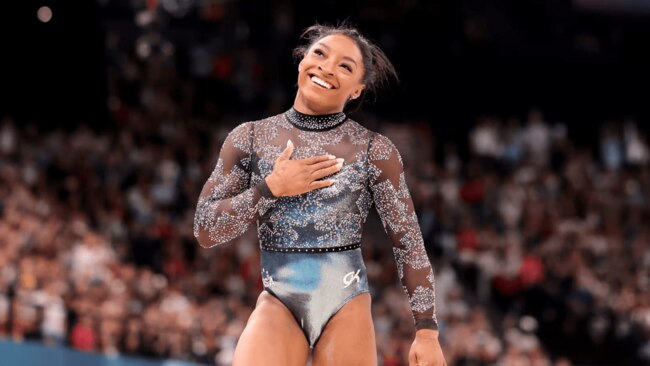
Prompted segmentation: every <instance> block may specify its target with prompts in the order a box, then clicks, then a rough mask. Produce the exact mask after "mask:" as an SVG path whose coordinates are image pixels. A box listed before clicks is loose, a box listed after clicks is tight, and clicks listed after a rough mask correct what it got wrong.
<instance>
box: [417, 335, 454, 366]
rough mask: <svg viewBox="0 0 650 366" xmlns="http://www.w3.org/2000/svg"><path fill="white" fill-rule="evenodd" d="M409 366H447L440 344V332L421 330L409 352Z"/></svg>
mask: <svg viewBox="0 0 650 366" xmlns="http://www.w3.org/2000/svg"><path fill="white" fill-rule="evenodd" d="M409 366H447V362H446V361H445V356H443V354H442V348H440V343H439V342H438V331H436V330H430V329H420V330H418V331H417V332H415V340H414V341H413V344H412V345H411V350H410V351H409Z"/></svg>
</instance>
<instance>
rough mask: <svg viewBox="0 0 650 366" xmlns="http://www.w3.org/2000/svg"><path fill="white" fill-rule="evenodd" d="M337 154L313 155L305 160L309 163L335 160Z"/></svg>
mask: <svg viewBox="0 0 650 366" xmlns="http://www.w3.org/2000/svg"><path fill="white" fill-rule="evenodd" d="M334 159H336V156H334V155H318V156H312V157H311V158H307V159H304V160H303V162H304V163H305V164H307V165H312V164H317V163H320V162H323V161H329V160H332V161H335V160H334Z"/></svg>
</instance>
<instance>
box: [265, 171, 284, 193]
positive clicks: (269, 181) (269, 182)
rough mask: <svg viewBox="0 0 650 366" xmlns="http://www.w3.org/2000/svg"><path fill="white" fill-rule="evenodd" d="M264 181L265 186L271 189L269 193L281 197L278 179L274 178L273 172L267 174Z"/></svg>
mask: <svg viewBox="0 0 650 366" xmlns="http://www.w3.org/2000/svg"><path fill="white" fill-rule="evenodd" d="M264 181H265V182H266V186H267V187H269V191H271V194H272V195H273V196H275V197H281V196H282V192H281V191H280V188H279V184H278V181H277V180H276V178H275V177H274V176H273V174H272V173H271V174H269V175H268V176H266V178H264Z"/></svg>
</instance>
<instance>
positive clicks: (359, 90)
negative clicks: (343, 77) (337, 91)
mask: <svg viewBox="0 0 650 366" xmlns="http://www.w3.org/2000/svg"><path fill="white" fill-rule="evenodd" d="M365 88H366V84H360V85H359V87H358V88H356V89H355V90H354V91H353V92H352V94H351V95H350V98H352V99H357V98H359V96H360V95H361V93H362V92H363V90H364V89H365Z"/></svg>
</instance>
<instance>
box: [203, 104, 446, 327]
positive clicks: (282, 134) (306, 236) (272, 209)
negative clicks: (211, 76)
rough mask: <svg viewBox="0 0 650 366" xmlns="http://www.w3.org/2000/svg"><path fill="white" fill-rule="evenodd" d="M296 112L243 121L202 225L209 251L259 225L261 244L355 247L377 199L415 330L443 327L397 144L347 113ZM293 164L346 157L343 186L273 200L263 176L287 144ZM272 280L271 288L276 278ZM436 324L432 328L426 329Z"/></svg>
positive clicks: (219, 167)
mask: <svg viewBox="0 0 650 366" xmlns="http://www.w3.org/2000/svg"><path fill="white" fill-rule="evenodd" d="M296 113H297V112H296V111H294V110H293V109H292V110H289V111H288V112H286V113H284V114H281V115H277V116H273V117H269V118H266V119H263V120H259V121H254V122H248V123H244V124H241V125H240V126H238V127H237V128H235V129H234V130H233V131H232V132H231V133H230V134H229V135H228V138H227V139H226V141H225V142H224V145H223V147H222V149H221V153H220V156H219V159H218V160H217V163H216V166H215V169H214V171H213V172H212V174H211V176H210V178H209V179H208V180H207V182H206V184H205V186H204V188H203V191H202V192H201V196H200V198H199V202H198V205H197V211H196V215H195V222H194V233H195V236H197V238H199V240H200V241H203V243H202V244H203V245H205V246H210V245H217V244H220V243H224V242H226V241H228V240H232V239H233V238H235V237H237V236H238V235H241V234H242V233H243V232H245V231H246V229H247V228H248V227H249V226H250V224H252V223H254V222H257V227H258V235H259V238H260V242H261V244H262V245H264V246H265V247H268V248H275V249H278V250H282V249H285V248H286V249H305V248H314V249H318V248H331V247H342V246H346V245H354V244H357V243H359V242H360V241H361V235H362V229H363V223H364V222H365V220H366V218H367V216H368V213H369V210H370V207H371V206H372V204H373V203H375V205H376V208H377V212H378V213H379V217H380V218H381V220H382V223H383V224H384V227H385V229H386V232H387V233H388V236H389V238H390V239H391V241H392V244H393V252H394V254H395V260H396V263H397V270H398V275H399V279H400V280H401V282H402V284H403V286H404V288H405V291H406V293H407V295H408V299H409V301H410V303H411V309H412V310H413V315H414V318H415V319H416V324H417V322H418V321H419V320H427V321H429V322H431V320H433V323H434V324H435V311H434V310H435V307H434V299H435V290H434V277H433V270H432V268H431V265H430V262H429V259H428V256H427V253H426V251H425V248H424V243H423V240H422V234H421V233H420V228H419V225H418V220H417V216H416V214H415V210H414V207H413V202H412V200H411V197H410V194H409V191H408V188H407V185H406V180H405V177H404V172H403V166H402V164H403V162H402V158H401V156H400V155H399V152H398V151H397V149H396V148H395V146H394V145H393V143H392V142H391V141H390V140H389V139H388V138H387V137H385V136H383V135H381V134H378V133H374V132H372V131H369V130H368V129H366V128H364V127H363V126H361V125H360V124H358V123H357V122H355V121H353V120H351V119H349V118H347V117H346V116H345V114H342V113H341V114H336V115H328V116H326V117H325V118H319V117H318V116H312V117H309V118H306V117H305V116H304V115H299V114H296ZM289 139H291V141H293V143H294V145H295V149H294V152H293V154H292V156H291V159H305V158H309V157H312V156H315V155H323V154H332V155H335V156H337V157H341V158H344V159H345V162H344V165H343V168H342V169H341V170H340V171H339V172H338V173H336V174H334V175H333V176H332V178H334V179H336V181H337V183H336V184H334V185H332V186H329V187H326V188H322V189H318V190H314V191H311V192H307V193H305V194H301V195H297V196H291V197H280V198H275V197H270V196H268V195H267V196H265V195H264V192H265V190H264V189H262V188H260V187H261V186H263V185H264V177H266V176H267V175H269V174H270V173H271V171H272V170H273V164H274V162H275V160H276V159H277V157H278V155H279V154H280V153H281V152H282V151H283V150H284V149H285V146H286V142H287V140H289ZM263 280H265V281H267V282H269V283H271V280H272V278H271V277H270V276H269V277H265V278H263ZM427 324H428V323H427Z"/></svg>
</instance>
